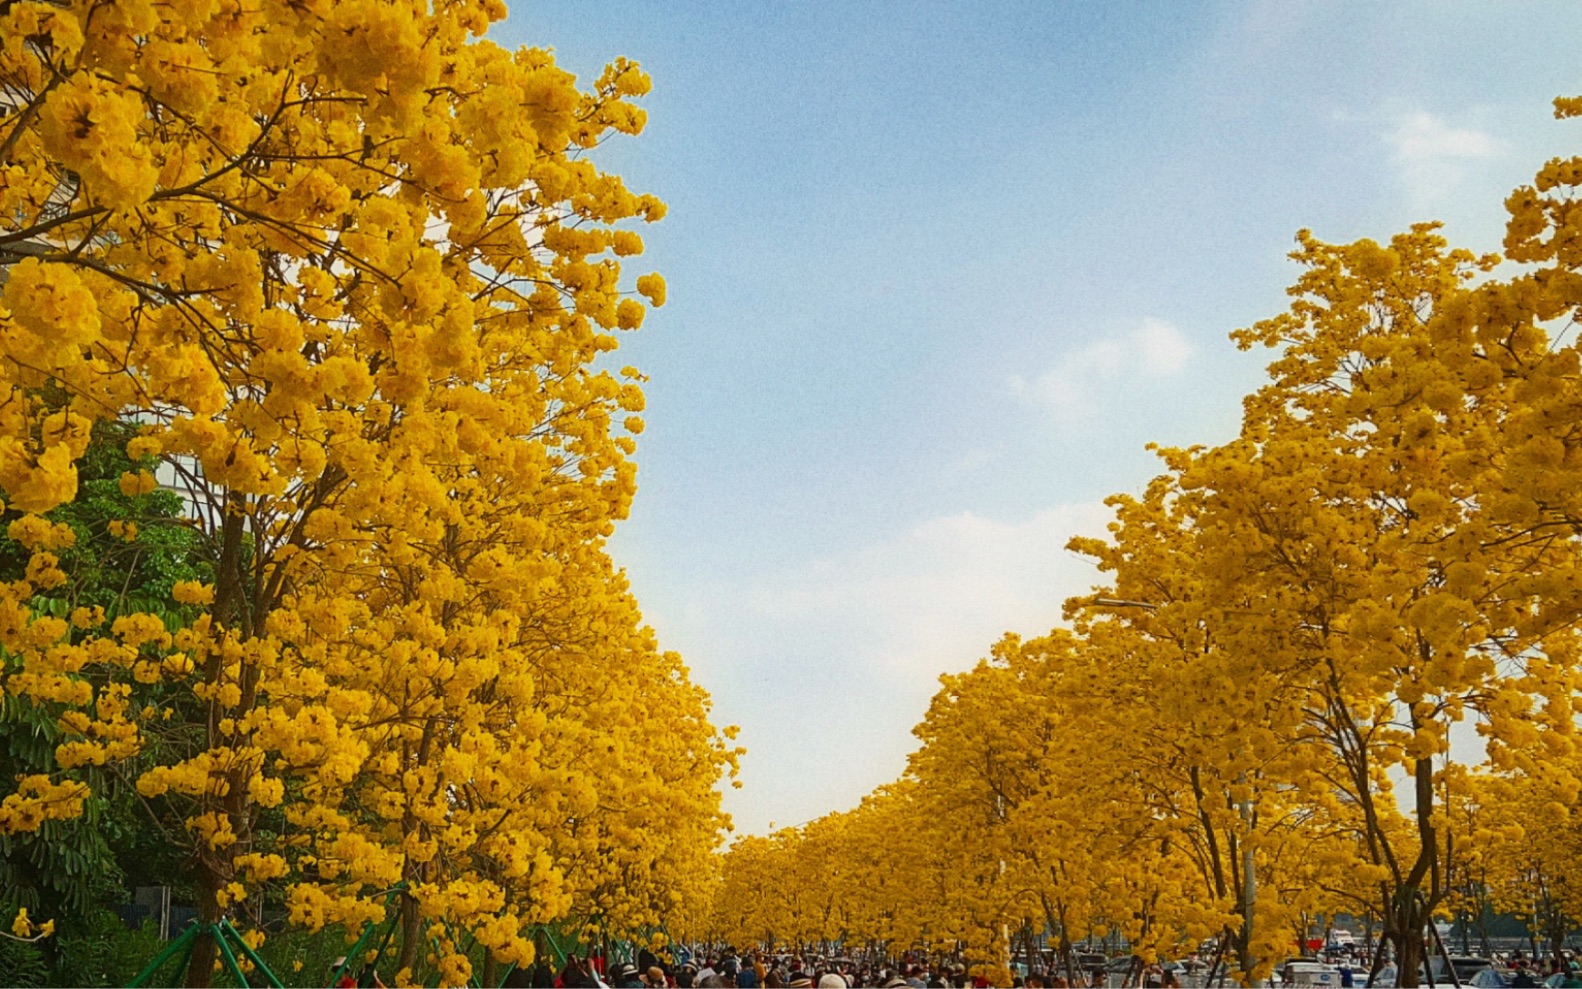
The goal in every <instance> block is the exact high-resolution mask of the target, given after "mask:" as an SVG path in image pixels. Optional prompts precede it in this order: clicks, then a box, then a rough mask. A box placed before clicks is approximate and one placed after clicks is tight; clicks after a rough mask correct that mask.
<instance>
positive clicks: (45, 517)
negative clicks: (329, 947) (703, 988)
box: [0, 0, 737, 985]
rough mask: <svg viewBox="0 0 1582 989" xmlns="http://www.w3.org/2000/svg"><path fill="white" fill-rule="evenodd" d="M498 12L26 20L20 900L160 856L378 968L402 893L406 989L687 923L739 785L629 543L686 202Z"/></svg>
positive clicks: (15, 723) (14, 729) (21, 34)
mask: <svg viewBox="0 0 1582 989" xmlns="http://www.w3.org/2000/svg"><path fill="white" fill-rule="evenodd" d="M504 13H505V11H504V8H503V6H502V5H501V4H499V3H497V2H494V0H445V2H437V3H433V4H429V3H412V2H409V0H339V2H335V3H328V2H311V0H310V2H297V0H257V2H249V3H245V4H244V3H238V2H234V0H218V2H200V0H179V2H175V3H168V2H153V0H114V2H111V0H71V2H28V0H23V2H17V3H10V4H6V5H5V8H4V11H3V13H0V80H3V82H4V86H3V92H4V97H3V99H4V100H5V101H6V102H7V104H8V105H7V107H6V110H7V113H6V115H5V116H4V118H3V119H0V165H3V167H0V262H3V263H4V266H5V267H4V272H5V285H4V296H3V303H4V309H3V312H0V491H3V492H4V497H5V506H4V507H5V518H6V521H7V523H8V526H9V527H8V529H7V530H6V532H7V533H8V536H9V541H8V542H7V543H6V545H5V547H4V549H5V556H4V560H3V563H4V566H5V572H4V573H3V574H0V578H3V582H0V686H3V688H4V694H5V696H6V702H5V703H6V708H5V717H6V719H7V729H6V732H7V743H8V746H7V751H6V752H5V754H4V757H3V758H4V761H5V765H6V769H7V774H6V775H7V779H6V782H5V784H4V785H5V787H6V789H5V790H4V791H3V792H4V794H5V796H4V799H3V801H0V840H3V841H4V850H5V866H4V867H5V869H6V870H7V877H6V878H7V879H8V880H9V881H8V882H7V883H6V884H5V885H4V888H3V891H0V897H4V901H5V903H4V905H5V906H7V907H8V908H16V907H27V908H28V909H29V911H30V913H31V914H32V915H33V916H34V917H44V916H52V915H56V914H59V915H61V916H62V917H65V918H67V920H69V916H70V915H71V914H72V912H73V908H74V907H75V906H80V905H81V903H82V902H85V901H86V900H89V899H92V898H94V897H99V898H101V899H102V898H103V897H105V896H106V895H110V893H111V892H113V888H114V887H116V886H117V885H118V882H119V881H120V880H122V879H124V878H126V877H127V876H128V875H129V874H130V873H131V872H133V871H138V870H141V871H140V872H139V874H143V873H144V872H146V870H147V867H148V865H149V864H150V861H152V862H157V863H159V864H160V865H161V866H162V867H163V868H164V869H166V870H168V871H164V873H163V875H164V879H165V881H166V882H174V884H175V885H177V886H178V887H179V888H180V889H182V890H185V891H186V892H188V893H190V895H192V896H193V897H194V898H195V901H196V904H197V906H198V908H199V913H200V920H201V921H202V922H203V923H204V924H205V925H209V924H213V923H215V922H218V921H219V920H220V919H222V918H224V917H226V916H242V917H245V916H251V917H253V918H255V919H256V918H260V917H263V916H264V915H265V914H266V913H268V912H270V911H271V910H272V911H281V912H284V913H285V914H286V915H287V916H288V917H289V920H290V921H291V922H292V923H294V924H296V925H299V926H301V927H303V928H306V929H309V930H317V929H320V928H322V927H324V926H325V925H336V924H344V925H346V926H347V929H348V930H349V931H351V932H352V933H355V932H356V931H357V930H358V929H360V927H361V925H362V924H364V923H365V922H368V921H372V920H378V919H382V918H383V916H384V909H385V907H384V901H383V899H382V898H381V897H380V896H379V895H377V894H379V893H382V892H383V891H386V890H391V889H397V888H398V889H400V890H401V891H402V892H401V893H400V895H399V896H398V897H397V898H396V899H395V901H394V906H393V907H392V909H394V910H396V911H397V912H398V913H399V923H398V925H397V933H396V936H395V941H394V944H395V949H394V950H395V953H396V955H397V958H398V960H397V962H396V965H395V966H394V967H395V968H398V969H399V970H400V972H401V974H400V975H398V976H396V977H397V978H400V979H403V980H407V979H411V978H414V977H417V973H418V972H419V970H420V969H421V968H423V967H424V966H429V970H430V971H435V970H436V969H437V976H438V977H439V978H440V979H442V980H443V982H444V983H445V984H449V985H459V984H464V983H465V981H466V980H467V978H468V976H469V974H470V965H469V961H468V957H467V955H466V952H465V951H464V950H463V949H462V947H461V946H460V932H462V931H466V932H467V933H468V934H469V936H470V937H471V938H476V941H477V942H478V943H479V944H481V945H482V946H483V947H484V948H485V949H486V952H485V953H486V956H487V959H488V961H487V965H488V967H489V971H487V972H485V973H484V977H485V978H486V979H488V978H493V977H494V975H495V972H494V970H493V969H494V967H495V966H497V965H500V964H507V963H513V962H514V963H525V962H527V961H529V960H530V959H531V957H532V950H533V948H532V943H531V938H530V936H529V935H530V932H531V930H532V929H533V927H534V925H538V924H543V923H546V922H550V921H554V920H557V919H565V918H573V919H574V920H575V921H576V922H577V923H587V924H596V925H598V926H600V927H603V928H604V929H607V930H610V931H613V932H634V931H642V930H647V929H649V928H652V927H653V926H655V925H658V924H659V923H660V922H661V921H662V919H664V918H666V917H667V916H669V914H670V912H671V911H672V910H674V909H675V908H676V907H677V906H678V905H679V904H682V903H685V902H687V901H688V900H689V899H692V898H695V890H694V887H695V884H696V883H697V882H698V881H699V877H701V876H704V875H706V874H707V872H708V863H709V857H710V854H711V852H712V851H713V850H714V848H715V847H716V844H717V842H718V839H719V835H720V833H721V829H722V826H723V825H724V823H725V820H724V817H723V815H722V814H721V812H720V809H719V796H718V794H717V792H716V789H715V787H716V784H717V783H718V782H719V780H720V779H721V778H722V776H724V775H728V774H733V773H734V771H735V759H736V754H737V751H736V749H735V748H734V747H733V746H732V745H731V743H730V742H729V740H728V734H729V733H722V732H720V731H718V730H716V728H715V727H713V726H712V725H711V724H710V722H709V720H708V711H709V703H708V699H707V696H706V695H705V694H704V693H703V692H702V691H701V690H700V689H699V688H697V687H696V686H695V685H693V684H692V683H691V682H690V681H689V679H688V675H687V670H686V668H685V667H684V666H683V665H682V664H681V661H680V660H679V658H678V657H677V656H675V655H674V654H672V653H667V652H664V651H662V650H661V649H660V648H659V647H658V645H657V643H656V642H655V639H654V636H653V634H652V633H651V631H649V630H648V629H647V628H645V627H643V626H642V625H641V622H640V618H639V615H638V611H637V608H636V605H635V603H634V601H633V599H632V596H631V594H630V593H629V591H628V588H627V585H626V582H625V580H624V577H623V575H622V574H621V573H620V572H619V571H618V570H617V569H615V568H614V567H613V566H612V564H611V562H610V559H609V557H608V555H607V553H606V550H605V540H606V539H607V538H608V536H609V535H610V533H611V531H612V526H613V525H614V524H615V523H616V522H617V521H619V520H620V519H622V518H624V517H625V515H626V512H627V510H628V506H629V504H630V502H631V498H632V496H633V493H634V491H635V482H634V475H635V468H634V465H633V463H632V461H631V459H630V457H631V454H632V452H633V450H634V448H635V441H634V439H633V437H634V436H635V434H637V433H639V432H640V431H641V430H642V426H643V423H642V420H641V418H640V416H639V415H638V413H639V412H641V411H642V407H643V395H642V391H641V388H640V382H641V380H642V378H641V376H640V375H639V374H638V373H637V372H636V371H635V370H633V369H631V368H626V369H623V370H621V371H619V372H616V371H614V370H613V369H612V366H611V365H610V362H609V359H608V357H607V356H606V355H607V354H608V353H609V352H611V351H613V350H614V349H615V348H616V346H617V333H619V332H621V331H626V330H632V329H635V328H636V327H638V326H639V325H640V324H641V323H642V321H643V317H644V314H645V309H646V306H645V304H644V302H643V301H639V299H638V298H637V297H636V296H638V295H641V296H642V297H644V298H645V299H646V300H647V302H648V303H649V304H651V305H660V304H662V303H663V302H664V283H663V281H662V280H660V278H659V277H658V276H657V275H644V276H642V277H639V278H637V279H636V280H635V290H636V291H635V292H633V291H632V289H631V287H630V286H625V287H623V284H622V270H621V259H622V258H625V257H630V256H633V255H636V254H638V253H640V252H641V250H642V246H643V245H642V240H641V238H640V236H639V235H638V234H637V233H636V232H635V231H634V230H632V229H630V226H631V224H630V223H629V222H627V221H653V220H657V219H659V218H660V217H661V216H662V215H663V213H664V207H663V204H662V203H660V202H659V201H658V200H657V199H655V198H654V197H652V196H649V195H640V194H636V193H633V192H631V191H629V190H628V189H627V188H626V187H625V186H624V185H623V183H622V182H621V181H620V179H619V178H618V177H616V176H614V175H611V174H608V173H606V172H603V171H601V170H600V169H599V168H597V167H596V166H595V165H594V164H593V162H592V161H591V160H590V159H589V157H588V152H589V151H590V150H591V149H594V148H596V146H597V145H598V144H599V143H600V142H601V141H603V140H604V139H606V138H607V137H609V136H611V135H616V134H636V133H638V132H639V131H640V130H641V129H642V126H643V122H644V115H643V111H642V110H641V109H639V108H637V107H636V106H635V105H634V103H633V99H634V98H636V97H639V96H641V95H642V94H643V93H644V92H646V91H647V89H648V85H649V83H648V79H647V77H646V76H645V75H644V74H643V73H642V72H641V71H640V70H639V69H638V67H637V66H636V65H634V64H631V63H629V62H626V61H624V60H620V61H617V62H615V63H614V64H612V65H610V66H609V67H608V69H607V70H606V71H605V72H604V74H603V75H602V76H601V77H600V78H599V79H598V80H597V81H596V83H595V84H594V85H593V87H592V88H591V89H589V90H587V91H583V90H580V89H579V88H578V87H577V85H576V81H575V80H574V79H573V77H572V76H571V75H570V74H569V73H567V72H565V71H563V70H561V69H559V68H557V67H556V65H555V64H554V61H553V59H552V57H551V55H550V54H549V53H548V52H546V51H543V50H538V49H524V50H520V51H508V50H505V49H503V48H500V47H499V46H497V45H495V44H492V43H490V42H488V41H486V40H483V39H482V35H483V33H484V32H485V31H486V30H487V29H488V27H489V25H490V24H491V23H492V22H494V21H497V20H499V19H500V18H501V17H503V16H504ZM107 825H113V826H107ZM73 897H75V899H73ZM12 912H13V913H14V912H15V911H14V909H13V911H12ZM62 923H63V925H65V924H66V921H65V920H63V921H62ZM19 926H24V927H25V925H19ZM203 930H204V932H205V933H203V934H202V935H201V936H200V937H199V939H198V942H197V950H196V951H195V953H194V954H193V956H192V959H191V963H190V966H189V970H188V973H187V976H186V977H187V980H188V983H189V984H191V985H204V984H207V980H208V979H209V977H210V972H211V970H212V968H213V967H214V964H215V961H216V951H217V947H218V946H217V945H216V943H215V939H214V936H213V935H212V934H211V933H210V931H209V928H207V927H205V928H203ZM68 933H69V930H68V929H67V927H66V926H63V927H62V929H61V931H60V934H61V935H63V936H64V935H66V934H68ZM390 974H392V973H391V972H389V971H387V972H386V975H387V976H389V975H390Z"/></svg>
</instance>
